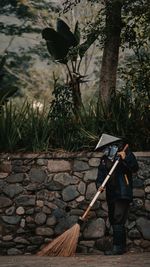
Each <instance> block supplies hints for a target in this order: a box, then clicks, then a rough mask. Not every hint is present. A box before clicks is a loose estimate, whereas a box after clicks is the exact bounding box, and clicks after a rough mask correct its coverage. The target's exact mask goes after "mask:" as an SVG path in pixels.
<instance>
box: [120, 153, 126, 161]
mask: <svg viewBox="0 0 150 267" xmlns="http://www.w3.org/2000/svg"><path fill="white" fill-rule="evenodd" d="M118 155H119V156H120V157H121V159H123V160H124V159H125V157H126V153H125V152H124V151H120V152H118Z"/></svg>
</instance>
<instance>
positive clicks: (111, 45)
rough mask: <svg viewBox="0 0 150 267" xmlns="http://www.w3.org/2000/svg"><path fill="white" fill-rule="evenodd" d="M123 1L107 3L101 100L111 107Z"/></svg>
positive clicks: (100, 86)
mask: <svg viewBox="0 0 150 267" xmlns="http://www.w3.org/2000/svg"><path fill="white" fill-rule="evenodd" d="M122 6H123V1H121V0H115V1H110V0H107V1H106V24H105V34H106V38H105V44H104V50H103V58H102V66H101V71H100V84H99V98H101V99H102V102H103V103H104V104H105V105H107V106H108V105H109V103H110V99H111V97H112V95H113V94H114V92H115V88H116V76H117V66H118V56H119V47H120V34H121V28H122V20H121V9H122Z"/></svg>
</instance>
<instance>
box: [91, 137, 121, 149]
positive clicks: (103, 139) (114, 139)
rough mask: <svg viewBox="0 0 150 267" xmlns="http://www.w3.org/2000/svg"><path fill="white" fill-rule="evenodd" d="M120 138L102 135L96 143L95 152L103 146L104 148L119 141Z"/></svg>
mask: <svg viewBox="0 0 150 267" xmlns="http://www.w3.org/2000/svg"><path fill="white" fill-rule="evenodd" d="M121 140H122V139H121V138H118V137H115V136H113V135H109V134H102V136H101V138H100V140H99V141H98V143H97V145H96V147H95V150H97V149H98V148H102V147H103V146H106V145H108V144H111V143H114V142H117V141H121Z"/></svg>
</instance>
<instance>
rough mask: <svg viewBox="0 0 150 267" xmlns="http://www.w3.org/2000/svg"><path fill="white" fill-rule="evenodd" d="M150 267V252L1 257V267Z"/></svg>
mask: <svg viewBox="0 0 150 267" xmlns="http://www.w3.org/2000/svg"><path fill="white" fill-rule="evenodd" d="M31 266H33V267H115V266H116V267H150V252H149V253H141V254H132V253H130V254H125V255H122V256H103V255H88V256H87V255H80V256H78V255H77V256H75V257H55V258H54V257H45V256H44V257H40V256H1V257H0V267H31Z"/></svg>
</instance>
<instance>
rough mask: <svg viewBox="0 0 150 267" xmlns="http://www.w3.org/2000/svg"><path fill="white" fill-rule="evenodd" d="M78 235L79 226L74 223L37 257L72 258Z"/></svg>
mask: <svg viewBox="0 0 150 267" xmlns="http://www.w3.org/2000/svg"><path fill="white" fill-rule="evenodd" d="M79 234H80V225H79V224H78V223H76V224H75V225H73V226H72V227H71V228H70V229H68V230H67V231H65V232H64V233H63V234H61V235H60V236H58V237H57V238H55V239H54V240H53V241H51V242H50V243H49V244H47V245H46V246H45V247H44V248H43V249H42V250H41V251H39V252H38V253H37V255H38V256H53V257H54V256H64V257H69V256H74V255H75V252H76V247H77V243H78V238H79Z"/></svg>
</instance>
